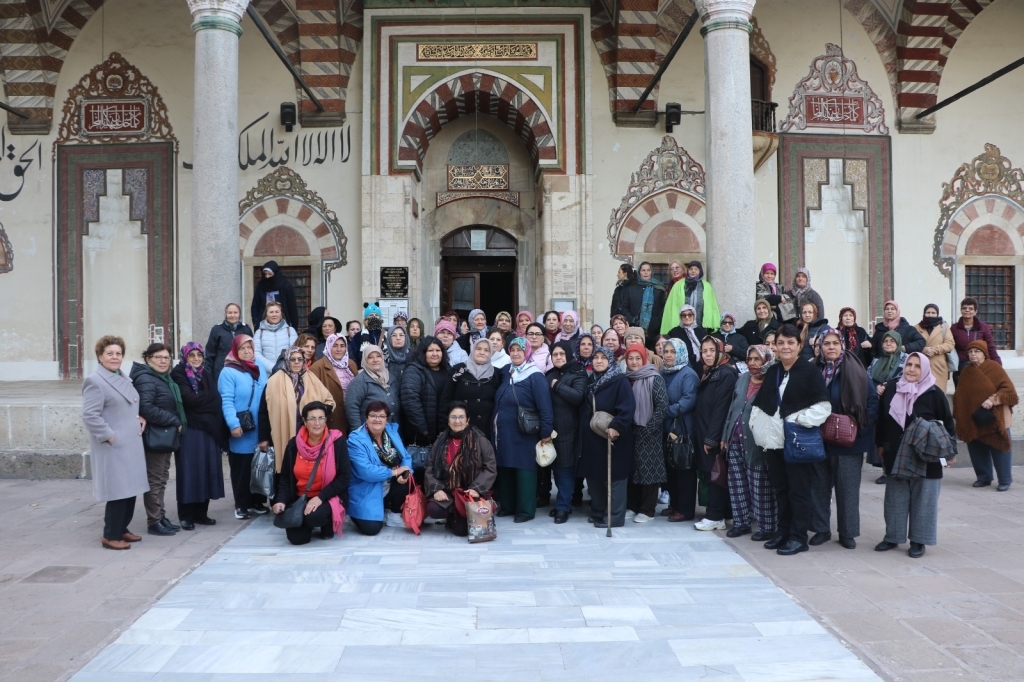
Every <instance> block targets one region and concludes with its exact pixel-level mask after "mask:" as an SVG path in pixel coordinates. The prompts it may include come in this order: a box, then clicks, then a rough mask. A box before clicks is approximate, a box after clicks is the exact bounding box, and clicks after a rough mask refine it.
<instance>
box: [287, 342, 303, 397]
mask: <svg viewBox="0 0 1024 682" xmlns="http://www.w3.org/2000/svg"><path fill="white" fill-rule="evenodd" d="M296 353H298V354H299V355H301V356H302V368H301V369H299V371H298V372H293V371H292V363H291V359H292V356H293V355H295V354H296ZM284 371H285V372H286V373H287V374H288V376H289V377H291V380H292V387H293V388H294V389H295V397H296V399H298V398H300V397H302V393H303V391H304V390H305V388H306V387H305V386H304V385H303V383H302V377H303V376H304V375H305V374H306V355H305V353H303V352H302V349H301V348H299V347H298V346H289V347H288V350H287V351H285V354H284Z"/></svg>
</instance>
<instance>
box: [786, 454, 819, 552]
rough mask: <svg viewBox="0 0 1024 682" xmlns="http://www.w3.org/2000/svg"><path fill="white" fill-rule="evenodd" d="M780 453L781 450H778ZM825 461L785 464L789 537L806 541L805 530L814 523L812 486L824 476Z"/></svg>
mask: <svg viewBox="0 0 1024 682" xmlns="http://www.w3.org/2000/svg"><path fill="white" fill-rule="evenodd" d="M780 455H781V451H780ZM824 471H825V463H824V462H815V463H814V464H786V477H787V479H788V494H789V507H790V509H791V510H792V518H791V520H790V522H789V539H790V540H799V541H800V542H804V543H806V542H807V532H808V531H809V530H810V529H811V526H812V525H813V524H814V486H815V485H816V481H818V480H820V479H821V477H822V476H824V475H825V474H824Z"/></svg>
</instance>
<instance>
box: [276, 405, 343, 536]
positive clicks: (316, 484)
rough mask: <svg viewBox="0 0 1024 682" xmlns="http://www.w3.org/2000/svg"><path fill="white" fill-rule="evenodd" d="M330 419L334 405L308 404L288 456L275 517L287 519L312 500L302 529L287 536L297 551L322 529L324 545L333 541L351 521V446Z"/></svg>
mask: <svg viewBox="0 0 1024 682" xmlns="http://www.w3.org/2000/svg"><path fill="white" fill-rule="evenodd" d="M330 415H331V406H330V405H325V404H324V403H321V402H311V403H308V404H307V405H306V406H305V407H303V408H302V426H301V427H299V432H298V434H296V436H295V437H294V438H292V439H291V440H290V441H288V447H287V448H286V449H285V451H284V458H283V460H282V466H281V476H280V477H279V478H278V480H277V495H276V497H275V498H274V507H273V512H274V513H275V514H280V513H282V512H283V511H284V510H285V509H287V508H288V506H289V505H291V504H293V503H294V502H295V501H296V500H297V499H299V497H300V496H302V495H303V494H305V495H306V506H305V508H304V509H303V510H302V525H301V526H299V527H298V528H288V529H286V530H285V534H286V535H287V537H288V542H290V543H292V544H293V545H305V544H308V543H309V541H310V540H311V539H312V538H313V529H314V528H319V529H320V538H321V539H322V540H330V539H331V538H333V537H334V535H335V534H336V533H339V532H341V524H342V522H343V521H344V520H345V509H346V508H347V507H348V499H349V497H348V495H349V493H348V488H349V481H350V479H351V478H352V467H351V464H350V463H349V458H348V442H347V441H346V440H345V438H344V437H343V436H342V434H341V431H338V430H336V429H331V428H328V426H327V422H328V420H329V419H330ZM318 460H319V464H318V463H317V461H318ZM310 478H312V480H310Z"/></svg>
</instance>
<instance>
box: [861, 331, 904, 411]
mask: <svg viewBox="0 0 1024 682" xmlns="http://www.w3.org/2000/svg"><path fill="white" fill-rule="evenodd" d="M902 347H903V337H901V336H900V333H899V332H895V331H887V332H886V333H885V334H884V335H883V336H882V354H881V355H880V356H878V357H877V358H875V359H874V360H872V361H871V365H870V366H869V367H868V376H869V377H871V381H873V382H874V384H875V391H876V392H877V393H878V395H879V396H881V395H882V394H883V393H885V384H886V383H888V382H890V381H892V380H893V379H899V378H900V377H902V376H903V363H905V362H906V361H907V354H906V353H904V352H903V351H902V350H900V349H901V348H902Z"/></svg>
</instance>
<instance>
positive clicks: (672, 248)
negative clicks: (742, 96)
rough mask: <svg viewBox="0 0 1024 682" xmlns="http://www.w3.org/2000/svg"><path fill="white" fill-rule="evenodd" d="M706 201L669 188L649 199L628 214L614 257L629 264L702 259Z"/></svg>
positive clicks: (705, 250)
mask: <svg viewBox="0 0 1024 682" xmlns="http://www.w3.org/2000/svg"><path fill="white" fill-rule="evenodd" d="M706 223H707V207H706V206H705V204H704V201H703V200H702V199H700V198H698V197H695V196H693V195H691V194H687V193H686V192H682V191H680V190H678V189H674V188H669V189H664V190H661V191H659V192H657V193H655V194H653V195H651V196H648V197H647V198H645V199H644V200H643V201H641V202H640V203H639V204H637V205H636V206H635V207H633V209H632V210H631V211H630V212H629V213H628V214H627V215H626V217H625V219H624V220H623V221H622V226H621V227H620V228H619V232H618V234H617V235H616V237H615V242H614V255H615V257H616V258H618V259H620V260H624V261H627V262H629V263H633V264H636V263H639V262H641V261H644V260H664V258H659V256H663V257H670V258H685V257H688V256H690V257H693V258H700V257H702V256H703V255H704V254H706V253H707V232H706V230H705V227H706Z"/></svg>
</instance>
